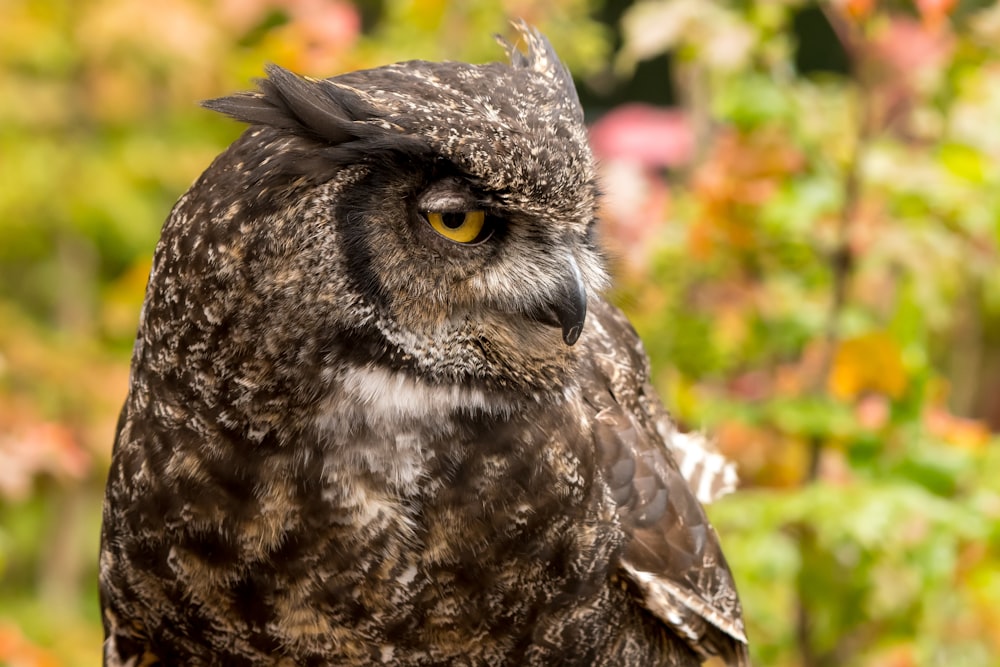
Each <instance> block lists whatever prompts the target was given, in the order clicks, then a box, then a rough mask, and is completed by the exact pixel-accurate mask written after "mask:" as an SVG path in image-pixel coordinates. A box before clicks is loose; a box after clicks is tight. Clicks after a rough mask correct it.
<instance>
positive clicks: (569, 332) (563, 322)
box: [534, 255, 587, 345]
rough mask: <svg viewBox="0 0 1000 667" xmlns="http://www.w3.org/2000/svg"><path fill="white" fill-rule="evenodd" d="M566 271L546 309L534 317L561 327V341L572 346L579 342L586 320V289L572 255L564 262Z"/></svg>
mask: <svg viewBox="0 0 1000 667" xmlns="http://www.w3.org/2000/svg"><path fill="white" fill-rule="evenodd" d="M566 269H567V270H566V273H565V275H563V277H562V281H561V282H560V284H559V287H558V288H557V289H556V290H555V291H554V292H553V293H552V294H551V295H550V297H549V302H548V303H547V304H546V307H545V308H544V309H542V310H541V311H540V312H537V313H535V314H534V317H535V319H536V320H538V321H539V322H542V323H544V324H548V325H550V326H557V327H561V328H562V336H563V341H564V342H565V343H566V344H567V345H572V344H573V343H575V342H576V341H577V340H579V338H580V332H582V331H583V322H584V320H586V319H587V288H586V286H585V285H584V283H583V276H582V275H581V274H580V267H579V266H577V264H576V260H575V259H574V258H573V256H572V255H570V256H569V259H568V261H567V262H566Z"/></svg>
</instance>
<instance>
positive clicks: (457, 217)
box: [441, 213, 465, 229]
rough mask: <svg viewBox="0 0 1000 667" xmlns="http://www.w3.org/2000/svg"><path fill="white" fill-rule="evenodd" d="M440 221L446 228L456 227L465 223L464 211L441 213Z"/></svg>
mask: <svg viewBox="0 0 1000 667" xmlns="http://www.w3.org/2000/svg"><path fill="white" fill-rule="evenodd" d="M441 222H443V223H444V226H445V227H447V228H448V229H458V228H459V227H461V226H462V225H463V224H465V213H442V214H441Z"/></svg>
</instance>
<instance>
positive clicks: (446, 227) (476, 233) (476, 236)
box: [424, 211, 489, 243]
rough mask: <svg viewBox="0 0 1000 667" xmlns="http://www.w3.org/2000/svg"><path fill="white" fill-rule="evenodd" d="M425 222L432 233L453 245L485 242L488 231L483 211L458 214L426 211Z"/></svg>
mask: <svg viewBox="0 0 1000 667" xmlns="http://www.w3.org/2000/svg"><path fill="white" fill-rule="evenodd" d="M424 215H425V216H427V222H429V223H430V224H431V227H433V228H434V231H435V232H437V233H438V234H440V235H441V236H443V237H445V238H446V239H448V240H449V241H454V242H455V243H474V242H476V241H485V240H486V237H487V235H488V232H489V230H486V231H485V232H484V228H485V227H486V212H485V211H464V212H458V213H441V212H440V211H428V212H427V213H425V214H424Z"/></svg>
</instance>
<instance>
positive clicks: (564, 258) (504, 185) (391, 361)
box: [153, 24, 607, 392]
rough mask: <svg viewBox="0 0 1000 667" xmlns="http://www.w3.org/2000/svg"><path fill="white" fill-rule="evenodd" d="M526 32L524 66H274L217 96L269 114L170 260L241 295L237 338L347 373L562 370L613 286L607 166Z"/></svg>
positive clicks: (537, 382)
mask: <svg viewBox="0 0 1000 667" xmlns="http://www.w3.org/2000/svg"><path fill="white" fill-rule="evenodd" d="M516 27H517V28H518V29H519V31H520V33H521V35H522V37H523V39H524V41H525V42H526V44H527V50H526V52H521V51H519V50H517V49H515V48H514V47H513V46H511V45H510V44H507V43H506V42H503V43H504V44H505V46H506V48H507V51H508V55H509V56H510V61H511V62H510V63H509V64H506V63H504V64H501V63H491V64H486V65H479V66H476V65H469V64H464V63H456V62H443V63H432V62H423V61H413V62H406V63H399V64H395V65H390V66H386V67H380V68H377V69H372V70H366V71H359V72H352V73H349V74H344V75H341V76H337V77H334V78H331V79H325V80H315V79H309V78H303V77H299V76H297V75H294V74H292V73H290V72H288V71H286V70H283V69H281V68H279V67H270V68H269V69H268V77H267V78H266V79H264V80H261V81H260V82H259V89H258V90H257V91H255V92H250V93H241V94H237V95H234V96H230V97H225V98H221V99H217V100H212V101H210V102H207V103H206V105H207V106H208V107H209V108H211V109H215V110H217V111H220V112H223V113H225V114H227V115H229V116H231V117H233V118H236V119H238V120H241V121H244V122H247V123H249V124H251V127H250V128H249V129H248V130H247V131H246V132H245V133H244V135H243V136H242V137H241V138H240V139H239V140H238V141H237V142H235V143H234V144H233V146H231V147H230V149H229V150H228V151H227V152H226V153H224V154H223V155H222V156H220V157H219V159H218V160H217V161H216V162H215V163H214V164H213V165H212V167H211V168H210V169H209V170H208V171H207V172H206V173H205V175H204V176H203V177H202V179H201V180H200V181H199V182H198V183H196V184H195V186H194V187H193V188H192V190H191V191H190V192H189V193H188V195H186V196H185V198H184V199H182V200H181V202H180V203H179V204H178V207H177V209H175V212H174V214H173V216H172V218H171V220H170V221H168V224H167V227H166V228H165V230H164V237H163V241H161V249H160V255H170V256H171V262H172V263H181V264H185V263H186V264H187V265H192V266H196V267H197V269H198V270H197V271H191V272H190V273H191V276H192V284H191V285H188V289H189V290H200V292H201V299H200V301H204V300H205V299H211V298H213V295H215V299H216V301H219V302H224V303H218V304H216V305H215V306H213V309H214V310H215V311H223V312H214V313H213V315H212V317H213V318H214V319H215V320H216V321H220V320H227V319H228V322H227V324H226V326H225V331H226V335H227V336H229V337H230V338H233V337H235V338H237V339H239V340H241V341H242V343H241V344H242V345H244V346H246V347H248V348H251V349H253V350H254V351H255V352H256V353H257V354H260V355H265V356H269V357H280V358H282V359H285V360H287V361H289V362H290V363H291V362H296V360H298V361H297V362H296V363H300V364H305V363H306V362H308V363H310V364H313V365H316V366H318V367H323V368H326V369H327V373H328V374H334V375H335V374H336V373H337V372H338V371H337V369H336V368H334V367H335V366H337V364H342V365H344V364H355V365H357V364H366V365H368V366H370V367H375V366H382V367H386V368H389V369H391V370H393V371H404V372H407V373H411V374H414V375H416V376H419V378H420V379H422V380H424V381H429V382H433V383H438V384H441V383H480V384H481V385H482V386H486V387H489V388H494V389H497V390H512V391H518V392H526V391H527V392H538V391H543V390H545V389H553V388H558V387H560V386H561V385H562V384H563V383H564V379H565V376H566V373H567V372H568V370H569V369H570V368H571V367H572V365H573V363H574V354H575V349H574V347H573V345H574V343H576V341H577V339H578V338H579V337H580V336H581V333H583V335H586V333H585V331H586V329H585V317H586V310H587V299H588V294H589V295H591V297H593V296H594V295H595V294H597V293H598V292H599V291H600V290H602V289H603V288H604V286H605V283H606V280H607V279H606V274H605V272H604V268H603V262H602V260H601V254H600V250H599V248H598V245H597V241H596V238H595V229H594V227H595V209H596V203H597V202H596V199H597V187H596V184H595V174H594V163H593V158H592V155H591V152H590V149H589V147H588V144H587V135H586V130H585V127H584V124H583V113H582V110H581V108H580V104H579V100H578V98H577V95H576V92H575V90H574V87H573V82H572V79H571V77H570V75H569V73H568V71H567V70H566V69H565V67H564V66H563V65H562V64H561V63H560V62H559V60H558V59H557V58H556V56H555V53H554V51H553V49H552V47H551V45H550V44H549V43H548V41H547V40H545V38H544V37H542V36H541V35H540V34H538V33H537V32H535V31H534V30H532V29H529V28H528V27H527V26H525V25H523V24H520V25H517V26H516ZM160 265H163V266H168V263H167V262H165V261H163V260H162V258H159V259H158V261H157V264H156V265H154V278H153V280H154V281H155V280H156V274H157V273H158V272H159V271H161V269H160V268H158V267H159V266H160ZM178 271H180V272H181V273H184V271H183V268H182V269H176V268H175V269H174V272H175V273H176V272H178ZM206 274H207V276H208V277H207V279H206ZM195 277H196V278H197V280H198V284H197V285H194V284H193V283H194V278H195ZM219 295H229V297H227V298H220V297H219ZM199 319H206V318H199ZM209 324H210V322H208V323H207V324H206V326H208V325H209Z"/></svg>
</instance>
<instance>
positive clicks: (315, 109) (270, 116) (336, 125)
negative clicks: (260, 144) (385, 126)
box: [202, 64, 378, 144]
mask: <svg viewBox="0 0 1000 667" xmlns="http://www.w3.org/2000/svg"><path fill="white" fill-rule="evenodd" d="M265 71H266V72H267V78H265V79H258V80H257V91H255V92H247V93H237V94H235V95H230V96H228V97H220V98H217V99H214V100H206V101H205V102H202V106H204V107H206V108H208V109H211V110H212V111H218V112H219V113H222V114H225V115H227V116H229V117H231V118H234V119H236V120H238V121H242V122H244V123H249V124H251V125H268V126H271V127H275V128H278V129H282V130H289V131H291V132H294V133H296V134H304V135H309V136H312V137H315V138H319V139H322V140H324V141H327V142H330V143H332V144H341V143H345V142H348V141H351V140H354V139H357V138H359V137H360V136H362V135H366V134H368V133H370V131H371V128H370V125H369V124H367V123H358V121H365V120H370V119H373V118H376V117H377V115H378V114H377V113H376V112H375V110H374V109H372V108H371V106H370V105H368V104H367V103H365V102H364V101H363V100H362V99H361V97H360V96H359V95H358V94H357V92H356V91H354V90H352V89H350V88H347V87H345V86H339V85H337V84H335V83H333V82H331V81H328V80H325V79H309V78H305V77H301V76H299V75H297V74H294V73H292V72H290V71H288V70H287V69H284V68H283V67H279V66H278V65H273V64H270V65H267V66H266V67H265Z"/></svg>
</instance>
